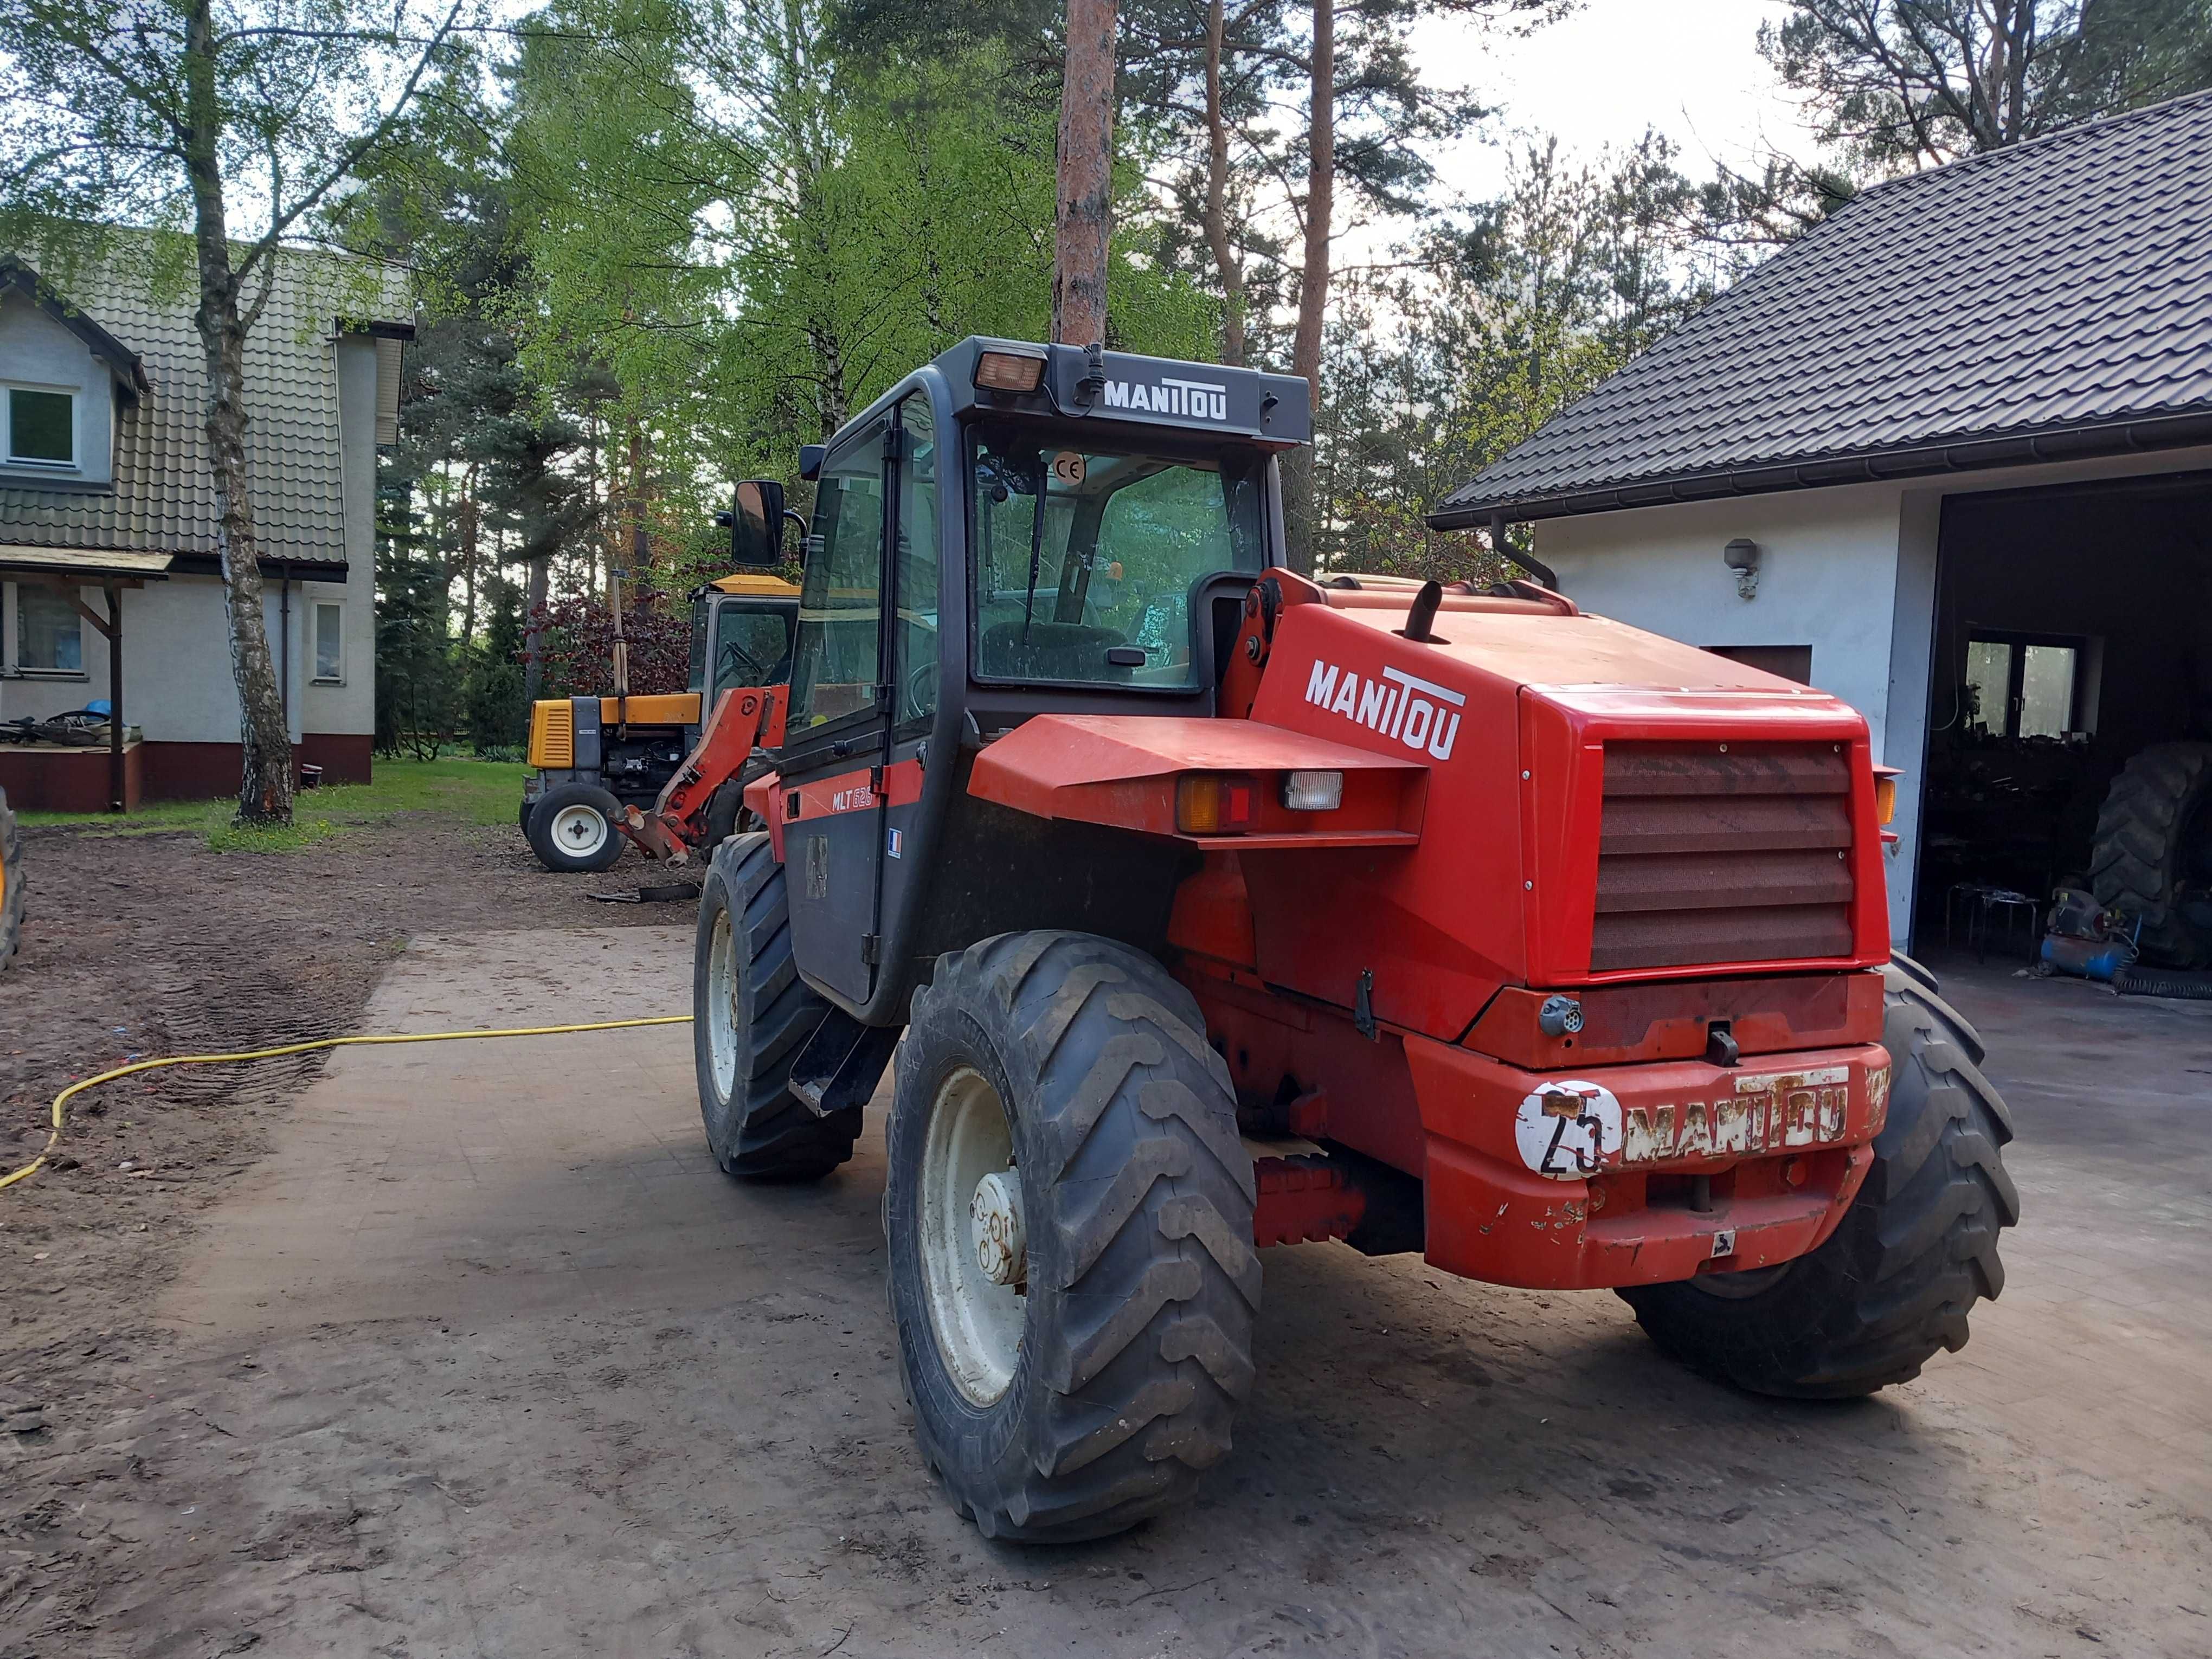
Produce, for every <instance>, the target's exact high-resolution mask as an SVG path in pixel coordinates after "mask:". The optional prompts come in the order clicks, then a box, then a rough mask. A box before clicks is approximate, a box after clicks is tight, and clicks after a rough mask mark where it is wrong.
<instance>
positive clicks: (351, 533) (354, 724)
mask: <svg viewBox="0 0 2212 1659" xmlns="http://www.w3.org/2000/svg"><path fill="white" fill-rule="evenodd" d="M337 377H338V444H339V451H340V453H339V462H340V466H341V469H342V476H343V488H344V492H345V550H346V579H345V580H344V581H343V582H307V583H303V584H301V588H300V590H298V591H297V592H295V595H294V604H295V608H298V607H300V606H301V605H305V606H306V607H307V609H306V612H305V615H304V617H295V618H294V621H295V623H297V624H298V626H299V628H300V630H301V631H300V634H299V638H300V640H301V641H304V643H305V646H306V648H307V652H308V653H309V660H308V661H307V664H306V665H304V667H303V668H302V670H301V673H302V680H301V694H300V695H301V702H300V704H299V707H301V709H302V710H303V712H304V714H305V718H306V721H307V730H308V731H310V732H345V733H351V734H354V735H357V736H367V735H368V734H369V733H371V732H374V731H375V730H376V342H375V341H374V340H373V339H371V338H370V337H368V336H367V335H365V334H355V335H347V336H344V337H342V338H340V339H339V341H338V342H337ZM331 599H335V600H337V601H339V602H340V603H341V604H343V605H344V607H345V620H344V623H343V636H342V647H343V653H344V659H345V660H344V664H343V667H344V675H345V678H344V682H343V684H338V685H317V684H314V683H313V677H314V663H313V651H314V642H315V635H314V612H313V605H314V603H315V602H316V601H317V600H325V601H327V600H331ZM297 648H298V647H295V650H296V649H297Z"/></svg>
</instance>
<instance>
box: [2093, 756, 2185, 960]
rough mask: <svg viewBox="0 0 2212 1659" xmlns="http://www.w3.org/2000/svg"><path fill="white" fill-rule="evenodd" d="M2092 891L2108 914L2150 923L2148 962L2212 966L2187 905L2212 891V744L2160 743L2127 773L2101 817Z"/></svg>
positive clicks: (2145, 946) (2142, 939)
mask: <svg viewBox="0 0 2212 1659" xmlns="http://www.w3.org/2000/svg"><path fill="white" fill-rule="evenodd" d="M2089 884H2090V887H2091V890H2093V892H2094V893H2095V895H2096V898H2097V902H2098V903H2100V904H2101V905H2103V906H2104V907H2105V908H2106V909H2107V910H2118V911H2119V912H2120V913H2121V914H2123V915H2126V916H2129V917H2130V918H2133V919H2139V920H2140V921H2142V933H2141V934H2140V935H2138V936H2137V939H2136V944H2137V945H2139V946H2140V947H2141V948H2142V954H2143V957H2144V959H2145V960H2146V961H2149V962H2154V963H2159V964H2160V965H2161V966H2164V967H2168V968H2201V967H2203V966H2205V965H2206V964H2207V963H2208V962H2212V936H2208V934H2207V932H2206V929H2205V928H2204V927H2203V926H2201V925H2197V924H2192V923H2191V921H2190V919H2189V918H2188V917H2187V916H2186V915H2184V914H2183V910H2182V904H2181V889H2182V888H2183V886H2184V885H2185V884H2186V885H2189V886H2192V887H2200V888H2201V887H2203V886H2206V885H2208V884H2212V743H2154V744H2152V745H2151V746H2150V747H2149V748H2148V749H2146V750H2143V751H2142V753H2141V754H2139V755H2136V757H2133V758H2132V759H2130V761H2129V762H2128V763H2127V765H2126V766H2125V767H2124V768H2123V769H2121V772H2120V775H2119V776H2118V777H2116V778H2114V779H2113V780H2112V788H2111V789H2110V790H2109V791H2107V792H2106V795H2105V804H2104V805H2103V806H2102V807H2101V808H2100V809H2099V811H2098V813H2097V839H2096V842H2095V843H2094V844H2093V847H2092V848H2091V849H2090V853H2089Z"/></svg>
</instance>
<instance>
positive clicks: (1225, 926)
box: [694, 339, 2017, 1540]
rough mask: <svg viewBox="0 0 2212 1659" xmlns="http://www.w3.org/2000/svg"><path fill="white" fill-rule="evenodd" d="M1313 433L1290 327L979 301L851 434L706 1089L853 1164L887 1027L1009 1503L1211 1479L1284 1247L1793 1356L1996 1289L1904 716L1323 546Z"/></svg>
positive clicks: (710, 971) (736, 914) (818, 557)
mask: <svg viewBox="0 0 2212 1659" xmlns="http://www.w3.org/2000/svg"><path fill="white" fill-rule="evenodd" d="M1309 432H1310V416H1309V412H1308V406H1307V397H1306V386H1305V383H1304V381H1303V380H1293V379H1285V378H1283V377H1281V376H1277V375H1270V374H1259V373H1255V372H1252V371H1249V370H1242V369H1227V368H1214V367H1211V366H1207V365H1201V364H1196V363H1176V362H1158V361H1154V360H1150V359H1146V358H1141V357H1130V356H1117V355H1115V354H1113V353H1105V354H1100V353H1098V352H1097V351H1095V350H1093V351H1091V352H1087V353H1086V352H1085V351H1082V350H1078V349H1070V348H1066V347H1060V346H1054V347H1050V348H1047V347H1042V346H1036V345H1025V344H1018V343H1010V342H1006V341H998V340H981V339H970V340H969V341H966V342H965V343H963V344H961V345H959V346H957V347H955V348H954V349H951V350H950V351H948V352H946V353H945V355H944V356H941V357H939V359H937V361H935V362H933V363H930V364H928V365H927V367H925V368H921V369H919V370H917V371H916V372H915V373H914V374H911V375H909V376H908V378H907V379H906V380H902V381H901V382H900V383H899V384H898V385H897V386H896V387H894V388H893V389H892V390H891V391H890V392H889V393H887V394H886V395H885V396H884V397H883V398H880V399H878V401H877V402H876V403H875V404H872V406H871V407H870V408H869V409H868V410H866V412H865V413H864V414H862V415H860V416H858V417H857V418H856V419H854V420H853V421H852V422H848V424H847V425H846V426H845V428H843V429H842V431H840V432H839V433H838V434H837V435H836V438H835V439H834V440H833V441H831V442H830V443H829V445H828V446H827V447H826V449H821V450H810V451H808V452H806V453H805V456H804V459H803V463H802V471H805V472H806V473H807V474H809V475H811V476H814V477H817V478H818V480H819V496H818V501H817V507H816V509H815V513H814V517H813V520H812V523H811V532H812V533H811V536H810V538H809V540H808V550H807V562H806V572H805V597H804V599H803V600H802V602H801V607H800V613H799V641H798V647H797V653H796V657H795V660H794V664H793V675H792V682H791V688H790V707H789V711H788V719H787V726H786V731H785V737H784V742H783V744H782V745H781V748H780V749H778V750H775V752H774V753H773V754H772V755H771V756H770V757H769V759H770V761H771V763H772V764H773V765H774V767H775V771H774V772H773V773H771V774H769V775H764V776H763V777H762V778H761V779H759V780H758V781H756V782H755V783H753V784H752V785H751V786H750V787H749V789H748V792H747V796H748V801H749V803H750V805H752V806H753V807H754V809H755V810H756V811H757V812H758V813H759V815H760V817H762V819H763V821H764V823H766V825H767V828H766V829H764V830H763V831H760V832H757V833H754V834H750V835H738V836H733V837H732V839H730V840H729V841H726V842H723V843H722V845H721V846H720V848H719V849H718V850H717V851H716V853H715V854H714V859H713V861H712V864H711V866H710V868H709V871H708V876H707V879H706V884H705V889H704V891H703V893H702V902H701V908H700V914H699V928H698V936H697V960H696V970H695V990H694V997H695V1007H696V1014H697V1020H696V1043H697V1059H698V1076H699V1089H700V1096H701V1103H702V1109H703V1112H704V1115H705V1118H706V1126H707V1136H708V1141H709V1143H710V1144H711V1146H712V1147H713V1149H714V1155H715V1157H716V1158H718V1159H719V1160H720V1163H721V1165H722V1167H723V1168H724V1169H725V1170H728V1171H729V1172H730V1173H731V1174H732V1175H733V1176H749V1177H767V1178H784V1179H792V1178H811V1177H816V1176H822V1175H823V1174H825V1173H826V1172H828V1171H829V1170H832V1169H834V1168H836V1166H837V1165H838V1164H842V1163H843V1162H844V1161H845V1160H846V1158H848V1157H849V1156H850V1154H851V1152H852V1149H853V1144H854V1138H855V1137H856V1136H857V1135H858V1134H859V1133H860V1128H861V1111H862V1107H863V1105H864V1103H866V1101H867V1100H868V1099H869V1097H870V1096H871V1094H872V1091H873V1090H874V1088H875V1086H876V1085H877V1083H878V1079H879V1078H880V1077H881V1075H882V1073H883V1069H884V1066H885V1065H886V1064H887V1063H889V1062H890V1060H891V1058H892V1054H893V1051H894V1049H895V1048H896V1083H895V1087H894V1095H893V1103H892V1106H891V1109H890V1119H889V1121H888V1123H887V1124H886V1126H885V1130H884V1134H885V1139H886V1143H887V1151H888V1164H889V1168H888V1188H889V1190H888V1191H887V1192H886V1194H885V1195H884V1229H885V1232H886V1234H887V1239H888V1246H889V1249H888V1257H889V1264H890V1265H889V1272H890V1304H891V1310H892V1316H893V1319H894V1321H895V1322H896V1328H897V1342H898V1351H899V1359H900V1364H901V1366H902V1370H903V1372H904V1380H905V1383H906V1388H907V1392H908V1396H909V1398H910V1399H911V1400H912V1401H913V1405H914V1412H915V1431H916V1435H917V1437H918V1438H919V1440H920V1442H921V1455H922V1456H923V1457H924V1459H925V1460H927V1462H928V1464H929V1466H930V1467H931V1468H933V1469H934V1470H935V1471H936V1472H937V1473H938V1474H939V1476H940V1477H941V1478H942V1480H944V1482H945V1486H947V1488H948V1489H949V1490H950V1492H951V1495H952V1498H953V1501H954V1502H955V1503H956V1504H957V1505H958V1506H959V1507H960V1509H961V1510H962V1512H963V1514H967V1515H969V1516H973V1517H974V1519H975V1522H976V1524H977V1525H978V1526H979V1527H980V1528H981V1529H982V1530H983V1531H984V1532H985V1533H987V1534H992V1535H994V1536H1000V1537H1017V1538H1025V1539H1036V1540H1070V1539H1079V1538H1085V1537H1092V1536H1097V1535H1098V1534H1104V1533H1109V1532H1112V1531H1115V1530H1116V1529H1118V1528H1123V1527H1127V1526H1128V1525H1130V1524H1131V1523H1132V1522H1135V1521H1136V1520H1138V1519H1139V1518H1140V1517H1142V1516H1148V1515H1152V1514H1154V1513H1156V1512H1158V1510H1161V1509H1163V1508H1164V1507H1166V1506H1168V1505H1170V1504H1176V1503H1178V1502H1180V1501H1182V1500H1183V1499H1184V1498H1187V1497H1188V1495H1189V1494H1190V1492H1191V1491H1192V1489H1193V1486H1194V1483H1195V1482H1196V1480H1197V1479H1198V1476H1199V1473H1200V1471H1201V1470H1203V1469H1204V1468H1206V1467H1207V1466H1208V1465H1209V1464H1212V1463H1213V1462H1217V1461H1218V1460H1219V1459H1220V1458H1221V1457H1222V1456H1223V1455H1224V1454H1225V1452H1226V1451H1227V1450H1228V1449H1229V1443H1230V1428H1231V1419H1232V1418H1233V1417H1234V1416H1235V1414H1236V1411H1237V1407H1238V1405H1239V1403H1240V1402H1241V1401H1243V1400H1244V1399H1245V1398H1246V1396H1247V1395H1248V1394H1249V1392H1250V1390H1251V1388H1252V1383H1253V1359H1252V1355H1253V1337H1252V1332H1253V1322H1254V1321H1255V1318H1256V1317H1257V1316H1258V1314H1259V1310H1260V1301H1261V1265H1260V1257H1259V1255H1258V1250H1259V1249H1260V1248H1261V1247H1262V1246H1267V1245H1275V1244H1292V1243H1303V1242H1309V1241H1320V1240H1327V1239H1341V1240H1343V1241H1345V1242H1346V1243H1349V1244H1351V1245H1352V1246H1353V1247H1354V1248H1355V1249H1361V1250H1364V1251H1368V1252H1370V1253H1377V1254H1380V1253H1388V1252H1395V1251H1418V1252H1420V1253H1422V1254H1423V1255H1425V1258H1426V1260H1427V1261H1428V1262H1429V1263H1431V1265H1432V1266H1434V1267H1438V1268H1441V1269H1443V1270H1445V1271H1447V1272H1450V1273H1460V1274H1464V1275H1467V1276H1468V1277H1470V1278H1475V1279H1489V1280H1492V1281H1495V1282H1498V1283H1501V1284H1508V1285H1529V1286H1540V1287H1545V1288H1549V1289H1557V1290H1568V1289H1601V1288H1603V1289H1613V1290H1617V1291H1620V1294H1621V1295H1622V1296H1624V1297H1626V1298H1627V1300H1628V1302H1629V1303H1630V1304H1631V1305H1632V1307H1633V1308H1634V1309H1635V1310H1636V1314H1637V1317H1638V1319H1639V1320H1640V1321H1641V1322H1642V1323H1643V1324H1644V1328H1645V1329H1646V1330H1647V1331H1649V1332H1650V1334H1651V1335H1652V1336H1653V1337H1654V1338H1656V1340H1657V1341H1658V1342H1659V1343H1660V1344H1661V1346H1663V1347H1665V1348H1666V1349H1668V1351H1670V1352H1673V1353H1674V1354H1676V1355H1678V1356H1680V1358H1683V1359H1685V1360H1686V1361H1688V1362H1689V1363H1691V1364H1695V1365H1698V1366H1700V1367H1703V1368H1705V1369H1706V1370H1710V1371H1711V1372H1713V1373H1715V1374H1717V1375H1718V1376H1722V1377H1724V1378H1727V1379H1729V1380H1730V1381H1731V1382H1733V1383H1737V1384H1739V1385H1741V1386H1742V1387H1744V1388H1747V1389H1755V1390H1759V1391H1760V1392H1764V1393H1769V1394H1776V1395H1798V1396H1843V1395H1862V1394H1865V1393H1868V1392H1869V1391H1871V1390H1873V1389H1879V1388H1881V1387H1882V1386H1883V1385H1884V1384H1886V1383H1895V1382H1899V1381H1902V1380H1904V1379H1906V1378H1909V1377H1911V1376H1915V1375H1916V1374H1917V1372H1918V1370H1919V1369H1920V1366H1921V1364H1922V1363H1923V1361H1925V1360H1926V1359H1927V1358H1929V1356H1930V1355H1932V1354H1933V1353H1934V1352H1936V1350H1937V1349H1938V1348H1951V1349H1956V1348H1957V1347H1959V1346H1960V1345H1961V1344H1962V1343H1964V1342H1965V1341H1966V1319H1967V1314H1968V1311H1969V1310H1970V1309H1971V1308H1972V1305H1973V1304H1974V1303H1975V1301H1976V1300H1977V1299H1978V1298H1980V1297H1993V1296H1995V1295H1996V1293H1997V1291H1998V1288H1999V1286H2000V1285H2001V1284H2002V1270H2001V1269H2000V1267H1999V1266H1998V1261H1997V1249H1996V1244H1997V1235H1998V1231H1999V1230H2000V1229H2002V1227H2005V1226H2007V1225H2010V1224H2011V1223H2012V1221H2013V1220H2014V1219H2015V1214H2016V1211H2017V1201H2016V1200H2015V1195H2014V1191H2013V1187H2012V1183H2011V1182H2009V1181H2008V1179H2007V1178H2006V1176H2005V1172H2004V1170H2003V1168H2002V1164H2001V1163H2000V1161H1999V1156H1998V1149H1999V1148H2000V1147H2001V1146H2002V1145H2003V1143H2004V1142H2005V1141H2006V1140H2007V1139H2008V1138H2009V1136H2010V1130H2009V1129H2008V1127H2007V1123H2006V1118H2005V1112H2004V1108H2003V1105H2002V1103H2001V1102H2000V1101H1999V1100H1998V1099H1997V1097H1996V1094H1995V1093H1994V1092H1993V1091H1991V1090H1990V1086H1989V1085H1988V1084H1987V1082H1985V1081H1984V1079H1983V1077H1982V1075H1981V1073H1980V1072H1979V1071H1978V1070H1977V1069H1976V1066H1977V1062H1978V1060H1979V1058H1980V1055H1981V1048H1980V1044H1979V1042H1978V1039H1977V1037H1976V1036H1975V1035H1974V1033H1973V1032H1972V1030H1970V1029H1969V1028H1968V1027H1967V1025H1966V1023H1965V1022H1964V1021H1963V1020H1962V1019H1960V1017H1959V1016H1958V1015H1957V1014H1956V1013H1954V1012H1952V1011H1951V1010H1950V1009H1949V1008H1948V1006H1946V1005H1945V1004H1944V1003H1943V1002H1942V1000H1939V998H1938V997H1937V995H1936V988H1935V985H1934V983H1933V981H1931V980H1930V979H1929V977H1928V976H1927V975H1925V974H1924V973H1923V972H1922V971H1921V970H1920V969H1917V967H1915V966H1913V965H1912V964H1911V963H1905V962H1902V961H1898V962H1893V961H1892V959H1891V957H1890V954H1889V940H1888V930H1887V923H1886V920H1885V917H1886V907H1885V904H1884V899H1883V892H1882V829H1881V825H1882V822H1883V819H1884V817H1886V816H1887V799H1886V791H1885V790H1883V789H1881V788H1879V787H1877V778H1876V773H1875V767H1874V765H1873V763H1872V757H1871V755H1870V753H1869V744H1868V734H1867V726H1866V722H1865V721H1864V720H1863V719H1861V718H1860V716H1859V715H1858V714H1857V713H1855V712H1854V711H1853V710H1852V709H1850V708H1848V707H1846V706H1845V705H1844V704H1843V703H1841V702H1838V701H1837V700H1836V699H1835V698H1833V697H1832V696H1827V695H1826V694H1825V693H1822V692H1820V691H1815V690H1808V689H1807V688H1805V687H1803V686H1800V685H1796V684H1791V683H1790V682H1789V681H1786V680H1782V679H1778V678H1774V677H1772V676H1770V675H1767V674H1763V673H1760V672H1758V671H1754V670H1751V669H1747V668H1744V667H1742V666H1740V665H1736V664H1735V663H1732V662H1729V661H1728V660H1727V659H1723V658H1720V657H1717V656H1712V655H1710V654H1708V653H1704V652H1701V651H1698V650H1694V649H1692V648H1691V647H1686V646H1683V645H1678V644H1676V643H1674V642H1673V641H1668V640H1664V639H1659V638H1656V637H1654V636H1652V635H1647V634H1642V633H1638V632H1637V631H1636V630H1634V629H1629V628H1625V627H1622V626H1620V624H1618V623H1612V622H1608V621H1606V620H1604V619H1603V618H1601V617H1591V616H1586V615H1584V614H1583V613H1582V612H1581V611H1578V610H1577V608H1576V606H1575V605H1574V604H1573V603H1572V602H1571V600H1569V599H1566V598H1565V597H1564V596H1562V595H1560V594H1559V593H1556V592H1551V591H1549V590H1547V589H1545V588H1543V587H1540V586H1534V584H1531V583H1527V582H1513V583H1510V584H1505V585H1503V586H1498V587H1495V588H1492V589H1489V590H1487V591H1480V592H1477V591H1473V590H1471V589H1469V588H1468V586H1464V585H1462V586H1455V587H1453V588H1451V589H1449V590H1447V589H1443V588H1441V587H1439V586H1437V585H1436V584H1433V583H1431V584H1426V585H1424V584H1419V583H1413V582H1407V581H1395V580H1388V579H1379V578H1370V577H1365V576H1341V575H1340V576H1331V577H1329V578H1328V579H1327V580H1321V581H1313V580H1306V579H1304V578H1302V577H1300V576H1297V575H1296V574H1292V573H1291V571H1289V570H1288V569H1287V568H1285V550H1284V536H1283V514H1282V505H1281V502H1282V496H1281V486H1280V483H1279V471H1278V465H1279V459H1280V458H1281V456H1282V455H1283V453H1285V451H1288V450H1291V449H1292V448H1294V447H1297V446H1298V445H1300V444H1303V443H1304V442H1305V441H1307V439H1308V435H1309ZM902 1035H903V1038H904V1041H903V1042H901V1041H900V1038H901V1036H902Z"/></svg>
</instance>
